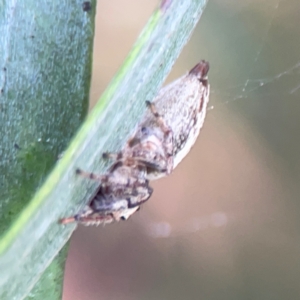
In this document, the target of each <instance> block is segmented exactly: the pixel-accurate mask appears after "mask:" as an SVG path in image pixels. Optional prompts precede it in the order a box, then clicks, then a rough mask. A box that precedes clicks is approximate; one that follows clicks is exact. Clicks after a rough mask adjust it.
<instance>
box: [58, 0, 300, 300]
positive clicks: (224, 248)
mask: <svg viewBox="0 0 300 300" xmlns="http://www.w3.org/2000/svg"><path fill="white" fill-rule="evenodd" d="M157 4H158V1H157V0H110V1H101V0H99V1H98V8H97V24H96V26H97V28H96V37H95V47H94V68H93V82H92V89H91V107H92V106H93V105H94V104H95V103H96V101H97V99H98V98H99V96H100V95H101V93H102V92H103V90H104V89H105V87H106V86H107V84H108V83H109V81H110V80H111V78H112V76H113V74H114V73H115V72H116V71H117V70H118V68H119V66H120V65H121V63H122V62H123V60H124V58H125V57H126V55H127V53H128V51H129V50H130V48H131V46H132V44H133V43H134V41H135V40H136V38H137V36H138V34H139V32H140V31H141V29H142V28H143V26H144V25H145V23H146V22H147V20H148V18H149V16H150V15H151V13H152V12H153V10H154V8H155V7H156V5H157ZM299 16H300V3H299V1H298V0H285V1H283V0H243V1H239V0H210V1H208V5H207V8H206V10H205V11H204V14H203V16H202V18H201V20H200V22H199V24H198V26H197V28H196V30H195V32H194V34H193V36H192V39H191V40H190V42H189V43H188V45H187V46H186V47H185V49H184V51H183V52H182V54H181V56H180V58H179V59H178V61H177V62H176V64H175V66H174V69H173V71H172V73H171V74H170V76H169V78H168V81H171V80H173V79H175V78H176V77H178V76H181V75H182V74H183V73H184V72H186V71H187V70H189V69H190V68H191V67H193V66H194V65H195V64H196V63H197V62H198V61H199V60H200V59H202V58H204V59H207V60H208V61H209V62H210V64H211V70H210V72H209V79H210V83H211V89H212V91H211V98H210V109H209V111H208V114H207V119H206V121H205V125H204V128H203V130H202V132H201V134H200V137H199V138H198V141H197V143H196V145H195V147H194V148H193V149H192V151H191V153H190V154H189V155H188V157H186V159H185V160H184V161H183V162H182V163H181V164H180V165H179V166H178V168H177V169H176V170H175V171H174V173H173V174H172V175H171V176H169V177H168V178H164V179H161V180H158V181H155V182H153V183H152V186H153V188H154V195H153V196H152V198H151V200H150V201H149V202H148V203H146V204H145V205H144V206H143V207H142V209H141V210H140V211H139V212H138V213H136V214H135V215H133V216H132V218H131V219H130V220H129V221H127V222H122V223H117V224H112V225H109V226H105V227H83V226H79V227H78V229H77V230H76V232H75V233H74V235H73V237H72V241H71V247H70V252H69V257H68V261H67V269H66V277H65V282H64V298H63V299H64V300H70V299H72V300H82V299H84V300H94V299H97V300H102V299H105V300H144V299H145V300H154V299H163V300H168V299H172V300H177V299H188V300H193V299H210V300H211V299H222V300H227V299H228V300H235V299H238V300H240V299H255V300H257V299H263V300H267V299H272V300H276V299H300V199H299V195H300V181H299V179H300V178H299V177H300V176H299V174H300V172H299V171H300V159H299V157H300V155H299V153H300V141H299V132H300V104H299V96H300V76H299V71H300V51H299V48H300V47H299V46H300V34H299V28H300V17H299Z"/></svg>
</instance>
